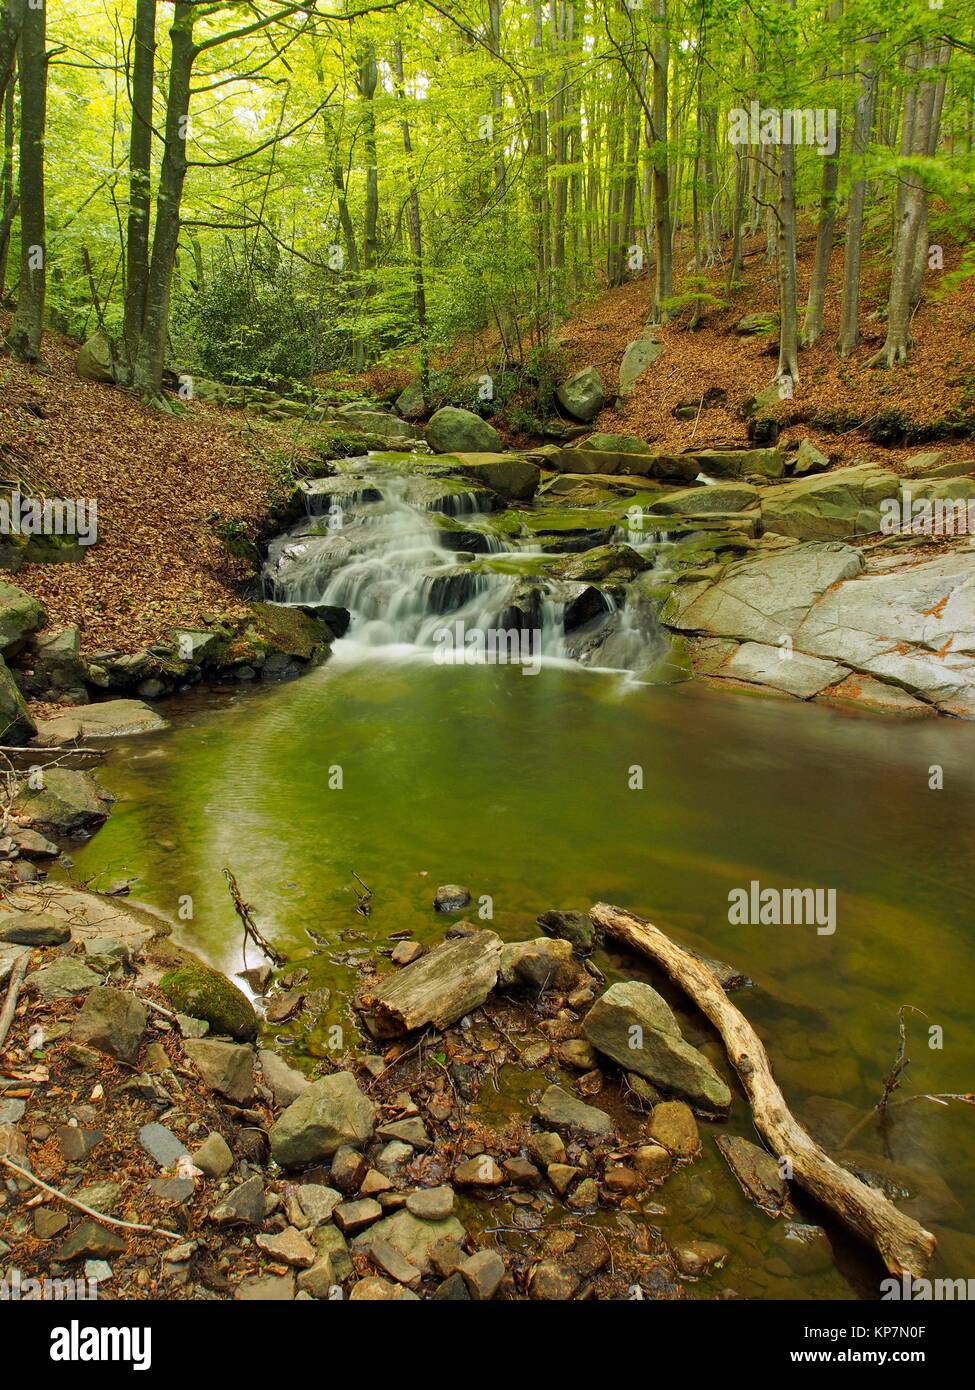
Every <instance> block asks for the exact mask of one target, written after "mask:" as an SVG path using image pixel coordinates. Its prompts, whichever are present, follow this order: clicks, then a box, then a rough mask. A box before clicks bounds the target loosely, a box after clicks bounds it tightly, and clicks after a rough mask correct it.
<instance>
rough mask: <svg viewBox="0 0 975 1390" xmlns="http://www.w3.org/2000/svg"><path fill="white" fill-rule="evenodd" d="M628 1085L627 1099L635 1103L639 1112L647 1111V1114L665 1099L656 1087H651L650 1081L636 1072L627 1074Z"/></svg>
mask: <svg viewBox="0 0 975 1390" xmlns="http://www.w3.org/2000/svg"><path fill="white" fill-rule="evenodd" d="M626 1085H627V1092H626V1094H627V1099H628V1100H629V1101H631V1102H633V1103H634V1105H635V1108H636V1109H637V1110H643V1111H646V1113H647V1114H649V1113H650V1111H651V1110H652V1109H653V1107H654V1106H655V1105H657V1104H658V1102H659V1101H661V1100H662V1099H663V1097H662V1096H661V1094H660V1092H659V1091H658V1090H657V1088H656V1086H651V1085H650V1082H649V1081H647V1080H646V1079H645V1078H644V1077H642V1076H639V1075H638V1074H637V1073H636V1072H635V1071H629V1072H627V1073H626Z"/></svg>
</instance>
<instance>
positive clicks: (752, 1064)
mask: <svg viewBox="0 0 975 1390" xmlns="http://www.w3.org/2000/svg"><path fill="white" fill-rule="evenodd" d="M590 915H591V917H592V920H593V921H594V922H595V923H596V925H597V926H599V927H602V929H603V930H604V931H605V932H606V933H607V934H608V935H609V936H612V937H613V938H614V939H615V940H617V941H622V942H624V943H625V944H626V945H627V946H629V947H630V948H631V949H632V950H635V951H638V952H640V953H641V954H642V955H645V956H649V957H650V958H651V960H653V961H655V962H656V963H657V964H658V965H659V966H660V967H661V968H662V969H663V970H664V971H665V972H666V974H667V975H668V976H669V977H670V979H671V980H673V981H674V983H675V984H677V985H680V987H681V988H682V989H683V990H684V992H685V993H686V994H687V995H688V996H689V997H690V998H691V999H692V1000H693V1001H694V1003H695V1004H696V1005H697V1007H698V1008H699V1009H700V1010H701V1012H702V1013H703V1014H704V1016H705V1017H706V1018H707V1019H708V1020H709V1021H710V1022H711V1023H712V1024H713V1025H714V1027H715V1028H716V1029H717V1031H718V1033H719V1034H720V1035H721V1039H722V1041H723V1042H724V1045H725V1049H726V1051H727V1053H728V1059H729V1061H730V1062H731V1065H732V1066H733V1067H734V1069H735V1071H736V1072H737V1073H738V1076H739V1077H740V1078H741V1083H742V1086H743V1087H744V1089H745V1094H746V1095H747V1097H748V1100H749V1103H750V1105H751V1108H752V1115H753V1118H754V1122H755V1128H756V1129H757V1130H758V1132H759V1134H760V1135H761V1136H762V1138H763V1139H764V1140H765V1142H766V1144H767V1145H768V1147H769V1149H770V1151H771V1152H772V1153H773V1154H775V1155H778V1156H779V1157H780V1158H783V1157H784V1158H786V1159H787V1160H788V1162H789V1165H790V1167H791V1171H792V1177H793V1178H794V1180H795V1181H796V1182H797V1183H798V1184H799V1186H800V1187H802V1188H804V1189H805V1190H806V1191H807V1192H808V1193H809V1194H810V1195H811V1196H813V1197H815V1198H816V1200H817V1201H819V1202H822V1204H823V1205H824V1206H826V1207H828V1208H829V1209H830V1210H831V1211H832V1212H834V1213H835V1214H836V1215H837V1216H838V1217H839V1219H840V1220H841V1221H843V1222H844V1223H845V1225H847V1226H849V1227H850V1228H851V1229H852V1230H854V1231H856V1232H857V1234H858V1235H860V1236H862V1238H863V1239H864V1240H866V1241H868V1242H869V1243H870V1244H871V1245H872V1246H873V1247H874V1249H876V1250H877V1252H878V1253H879V1255H880V1257H881V1259H882V1260H883V1261H884V1263H885V1265H886V1266H887V1268H888V1269H889V1270H890V1272H891V1273H892V1274H897V1275H900V1274H904V1273H909V1274H912V1275H914V1276H920V1275H921V1274H923V1272H924V1269H925V1267H926V1266H927V1263H928V1261H929V1260H930V1258H931V1255H932V1253H933V1252H934V1247H935V1243H936V1242H935V1238H934V1236H933V1235H932V1234H931V1232H930V1231H926V1230H925V1229H924V1227H923V1226H921V1225H919V1224H918V1222H916V1221H914V1220H912V1218H911V1217H909V1216H906V1215H905V1214H904V1213H903V1212H901V1211H898V1210H897V1208H896V1207H895V1206H894V1205H893V1203H892V1202H889V1201H888V1200H887V1198H886V1197H884V1196H883V1194H882V1193H880V1192H878V1191H876V1190H875V1189H874V1188H872V1187H868V1186H867V1184H866V1183H863V1182H861V1181H860V1179H859V1178H856V1177H854V1175H853V1174H852V1173H850V1172H848V1170H847V1169H846V1168H843V1167H841V1166H840V1164H838V1163H836V1162H835V1161H834V1160H833V1159H832V1158H830V1157H829V1155H828V1154H827V1153H826V1152H825V1151H824V1150H823V1149H822V1148H820V1146H819V1145H818V1144H817V1143H816V1142H815V1140H814V1139H813V1138H812V1137H811V1136H810V1135H809V1134H808V1133H807V1132H806V1130H805V1129H804V1128H803V1127H802V1125H801V1124H800V1123H799V1122H798V1120H797V1119H796V1118H795V1116H794V1115H793V1114H792V1112H791V1111H790V1110H789V1107H788V1105H787V1104H786V1102H785V1097H784V1096H783V1095H782V1092H781V1091H780V1090H779V1088H778V1085H777V1084H776V1082H775V1078H774V1077H773V1075H772V1065H771V1063H770V1061H769V1058H768V1054H767V1053H766V1051H765V1048H764V1047H763V1046H762V1043H761V1041H760V1040H759V1037H758V1035H757V1034H756V1032H755V1030H754V1029H753V1028H752V1026H751V1024H750V1023H749V1022H748V1020H747V1019H746V1018H745V1017H744V1015H743V1014H741V1013H740V1012H739V1011H738V1009H736V1008H735V1006H734V1004H732V1003H731V1001H730V1000H729V999H728V996H727V995H726V994H725V992H724V990H723V989H722V988H721V986H720V985H719V983H718V981H717V979H716V977H715V976H714V974H713V973H712V971H711V970H709V969H708V967H707V966H706V965H704V964H703V963H702V962H701V961H699V960H695V958H694V957H693V956H691V955H690V954H689V953H688V952H687V951H685V950H683V949H682V948H681V947H680V946H676V945H675V944H674V943H673V942H672V941H671V940H670V939H669V938H668V937H666V936H665V935H664V934H663V932H661V931H658V929H657V928H656V927H654V926H652V925H651V924H650V923H649V922H646V921H644V920H643V919H642V918H641V917H636V916H634V915H633V914H632V913H630V912H625V911H624V910H623V909H622V908H618V907H612V906H611V905H610V904H609V903H597V904H596V906H595V907H594V908H593V909H592V912H591V914H590Z"/></svg>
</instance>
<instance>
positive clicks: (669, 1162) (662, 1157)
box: [632, 1144, 674, 1182]
mask: <svg viewBox="0 0 975 1390" xmlns="http://www.w3.org/2000/svg"><path fill="white" fill-rule="evenodd" d="M632 1157H633V1163H634V1165H635V1166H636V1168H637V1171H638V1172H639V1173H641V1174H642V1176H643V1177H644V1178H646V1180H647V1181H648V1182H662V1181H663V1180H664V1178H666V1177H668V1176H669V1174H670V1173H671V1171H672V1169H673V1166H674V1160H673V1159H672V1158H671V1156H670V1154H669V1153H668V1152H667V1150H666V1149H665V1148H663V1147H662V1146H661V1145H660V1144H641V1145H640V1147H639V1148H638V1149H634V1151H633V1155H632Z"/></svg>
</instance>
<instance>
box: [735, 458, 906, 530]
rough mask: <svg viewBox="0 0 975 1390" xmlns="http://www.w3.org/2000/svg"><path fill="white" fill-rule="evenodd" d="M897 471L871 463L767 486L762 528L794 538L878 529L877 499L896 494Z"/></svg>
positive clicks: (879, 521)
mask: <svg viewBox="0 0 975 1390" xmlns="http://www.w3.org/2000/svg"><path fill="white" fill-rule="evenodd" d="M900 487H901V480H900V478H899V477H898V476H897V474H896V473H891V472H890V471H889V470H888V469H886V468H881V467H879V466H878V465H877V464H873V463H858V464H854V465H853V466H852V467H851V468H837V469H835V470H834V471H833V472H832V473H815V474H811V475H809V476H807V477H803V478H794V479H793V480H792V481H791V482H788V483H781V484H779V485H778V486H776V487H769V488H766V489H765V491H764V492H763V493H762V522H763V524H764V526H765V529H766V531H774V532H776V533H777V534H778V535H781V536H793V537H795V538H796V539H797V540H816V541H820V540H822V541H825V540H845V539H847V538H849V537H852V536H864V535H869V534H871V533H872V532H874V531H879V530H880V525H881V520H882V513H881V503H883V502H884V501H885V500H886V499H887V498H891V497H897V496H899V494H900Z"/></svg>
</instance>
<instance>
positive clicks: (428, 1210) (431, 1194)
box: [406, 1186, 454, 1221]
mask: <svg viewBox="0 0 975 1390" xmlns="http://www.w3.org/2000/svg"><path fill="white" fill-rule="evenodd" d="M406 1210H407V1211H408V1212H411V1213H412V1214H413V1215H414V1216H418V1217H419V1218H420V1220H421V1221H444V1220H446V1218H447V1217H448V1216H450V1215H451V1213H452V1212H453V1210H454V1190H453V1188H452V1187H447V1186H442V1187H425V1188H421V1189H420V1190H419V1191H417V1192H411V1193H410V1194H409V1196H408V1197H407V1199H406Z"/></svg>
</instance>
